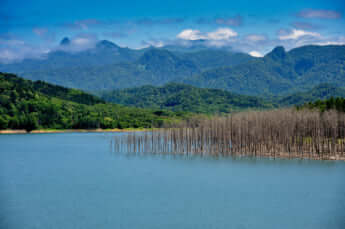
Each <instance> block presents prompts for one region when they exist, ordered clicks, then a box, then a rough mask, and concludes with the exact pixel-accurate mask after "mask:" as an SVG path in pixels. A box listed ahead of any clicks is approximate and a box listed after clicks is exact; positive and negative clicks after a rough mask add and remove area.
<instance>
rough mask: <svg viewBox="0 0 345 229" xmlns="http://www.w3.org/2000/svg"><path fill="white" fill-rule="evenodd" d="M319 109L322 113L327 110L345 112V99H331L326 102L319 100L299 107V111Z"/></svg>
mask: <svg viewBox="0 0 345 229" xmlns="http://www.w3.org/2000/svg"><path fill="white" fill-rule="evenodd" d="M305 108H307V109H318V110H320V111H321V112H323V111H326V110H337V111H340V112H345V98H340V97H337V98H334V97H331V98H329V99H326V100H317V101H315V102H309V103H305V104H303V105H301V106H297V109H305Z"/></svg>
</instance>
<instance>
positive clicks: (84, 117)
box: [0, 73, 183, 131]
mask: <svg viewBox="0 0 345 229" xmlns="http://www.w3.org/2000/svg"><path fill="white" fill-rule="evenodd" d="M181 115H183V114H182V113H180V114H176V113H173V112H165V111H152V110H145V109H140V108H128V107H124V106H121V105H116V104H109V103H105V102H104V101H103V100H101V99H99V98H97V97H95V96H93V95H89V94H86V93H84V92H81V91H79V90H75V89H67V88H63V87H60V86H54V85H51V84H47V83H44V82H32V81H29V80H24V79H22V78H19V77H17V76H15V75H12V74H5V73H0V129H26V130H28V131H31V130H34V129H42V128H44V129H47V128H49V129H50V128H52V129H89V128H130V127H133V128H138V127H151V126H152V125H155V126H159V125H162V124H163V123H164V122H165V121H174V120H176V119H180V118H181Z"/></svg>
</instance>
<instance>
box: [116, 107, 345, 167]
mask: <svg viewBox="0 0 345 229" xmlns="http://www.w3.org/2000/svg"><path fill="white" fill-rule="evenodd" d="M113 147H114V150H115V152H124V153H138V154H140V153H153V154H155V153H158V154H161V153H162V154H165V153H168V154H178V155H199V156H220V157H225V156H250V157H251V156H255V157H261V156H262V157H273V158H275V157H280V158H311V159H334V160H345V113H343V112H338V111H335V110H327V111H324V112H320V111H319V110H310V109H303V110H297V109H294V108H289V109H279V110H270V111H249V112H239V113H235V114H232V115H229V116H226V117H212V118H209V119H192V120H189V121H187V122H183V123H180V124H179V125H175V126H170V127H166V128H164V129H160V130H159V131H153V132H145V133H140V134H138V133H129V134H127V135H124V136H116V137H114V139H113Z"/></svg>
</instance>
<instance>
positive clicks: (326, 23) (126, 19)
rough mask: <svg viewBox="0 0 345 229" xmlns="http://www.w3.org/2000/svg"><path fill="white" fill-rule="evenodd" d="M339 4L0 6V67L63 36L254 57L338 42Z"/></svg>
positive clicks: (343, 23)
mask: <svg viewBox="0 0 345 229" xmlns="http://www.w3.org/2000/svg"><path fill="white" fill-rule="evenodd" d="M344 15H345V3H344V2H343V0H313V1H297V0H289V1H276V0H274V1H273V0H266V1H265V0H261V1H248V0H241V1H230V0H226V1H223V0H218V1H216V0H212V1H210V0H207V1H202V0H198V1H195V0H189V1H188V0H185V1H179V0H174V1H170V0H169V1H162V0H161V1H158V0H146V1H130V0H127V1H116V0H112V1H100V0H99V1H90V0H83V1H80V0H69V1H67V0H59V1H48V0H25V1H24V0H23V1H16V0H0V60H2V61H3V62H10V61H14V60H18V59H22V58H28V57H39V56H40V55H42V54H43V53H47V52H49V51H52V50H55V49H56V48H57V46H58V44H59V41H60V40H61V39H62V38H63V37H66V36H67V37H70V38H71V40H72V43H73V44H74V46H76V49H75V50H82V49H87V48H90V47H92V46H93V45H94V44H95V43H96V42H97V41H99V40H102V39H107V40H110V41H113V42H115V43H117V44H118V45H120V46H126V47H130V48H142V47H146V46H148V45H154V46H162V45H168V44H184V45H188V44H189V43H190V41H191V40H198V39H203V40H206V41H207V44H208V45H210V46H218V47H222V46H230V47H232V48H233V49H234V50H237V51H242V52H247V53H251V54H252V55H256V56H260V55H263V54H265V53H267V52H268V51H270V50H271V49H272V48H274V47H275V46H277V45H283V46H284V47H285V48H286V49H291V48H294V47H298V46H302V45H306V44H320V45H324V44H344V43H345V30H344V28H345V19H344Z"/></svg>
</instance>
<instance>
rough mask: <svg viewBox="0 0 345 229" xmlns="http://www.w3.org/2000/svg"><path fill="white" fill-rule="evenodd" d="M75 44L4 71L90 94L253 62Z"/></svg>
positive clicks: (224, 55)
mask: <svg viewBox="0 0 345 229" xmlns="http://www.w3.org/2000/svg"><path fill="white" fill-rule="evenodd" d="M70 45H71V41H70V40H69V39H68V38H64V39H63V40H62V41H61V42H60V46H61V48H60V49H58V50H56V51H53V52H51V53H49V54H48V55H47V56H45V57H44V58H42V59H26V60H23V61H22V62H19V63H12V64H2V65H1V64H0V71H4V72H12V73H17V74H20V75H21V76H23V77H25V78H27V79H31V80H44V81H46V82H50V83H54V84H59V85H63V86H67V87H72V88H79V89H84V90H89V91H94V90H104V89H107V90H109V89H115V88H128V87H134V86H142V85H147V84H152V85H163V84H165V83H168V82H172V81H182V80H183V79H184V78H185V77H191V76H192V75H196V74H200V73H201V72H202V71H204V70H206V69H209V68H212V67H219V66H223V65H226V66H233V65H237V64H240V63H243V62H245V61H247V60H249V59H252V57H250V56H249V55H248V54H243V53H232V52H229V51H224V50H219V49H217V50H214V49H209V48H207V47H206V46H203V47H204V48H203V50H202V51H195V52H189V51H188V50H186V52H181V50H183V48H181V50H180V51H178V52H172V51H169V50H167V49H165V48H164V47H163V48H154V47H150V48H146V49H140V50H134V49H129V48H122V47H119V46H118V45H116V44H114V43H112V42H110V41H106V40H103V41H99V42H98V43H97V44H96V45H95V47H93V48H91V49H88V50H84V51H79V52H70V51H67V50H68V48H69V46H70Z"/></svg>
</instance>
